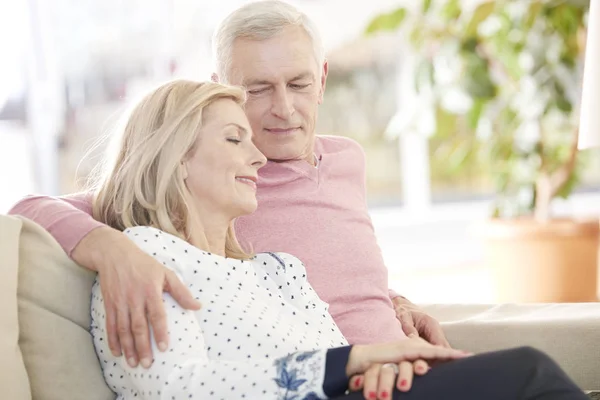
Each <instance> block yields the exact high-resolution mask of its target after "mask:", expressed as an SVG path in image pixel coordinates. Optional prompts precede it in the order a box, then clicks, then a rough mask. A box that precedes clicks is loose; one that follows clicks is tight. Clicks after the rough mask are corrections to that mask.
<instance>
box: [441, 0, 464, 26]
mask: <svg viewBox="0 0 600 400" xmlns="http://www.w3.org/2000/svg"><path fill="white" fill-rule="evenodd" d="M461 14H462V9H461V8H460V0H449V1H448V2H446V4H444V7H443V8H442V16H443V17H444V18H445V19H446V20H447V21H455V20H457V19H458V17H460V15H461Z"/></svg>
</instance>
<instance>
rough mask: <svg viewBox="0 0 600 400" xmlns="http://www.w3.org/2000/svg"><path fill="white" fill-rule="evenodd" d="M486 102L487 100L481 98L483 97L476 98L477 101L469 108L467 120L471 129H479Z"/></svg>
mask: <svg viewBox="0 0 600 400" xmlns="http://www.w3.org/2000/svg"><path fill="white" fill-rule="evenodd" d="M485 104H486V101H485V100H483V99H481V98H477V99H475V101H474V102H473V106H472V107H471V109H470V110H469V112H468V114H467V122H468V123H469V128H471V129H473V130H474V129H477V125H478V124H479V119H480V118H481V114H482V113H483V110H484V109H485Z"/></svg>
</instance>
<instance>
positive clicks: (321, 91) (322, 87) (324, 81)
mask: <svg viewBox="0 0 600 400" xmlns="http://www.w3.org/2000/svg"><path fill="white" fill-rule="evenodd" d="M328 73H329V63H328V62H327V60H325V62H324V63H323V69H322V70H321V81H320V82H319V84H320V88H319V104H322V103H323V96H324V95H325V86H326V84H327V74H328Z"/></svg>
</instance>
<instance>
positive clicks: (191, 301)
mask: <svg viewBox="0 0 600 400" xmlns="http://www.w3.org/2000/svg"><path fill="white" fill-rule="evenodd" d="M165 277H166V283H165V288H164V290H165V292H168V293H169V294H171V296H172V297H173V299H174V300H175V301H176V302H177V303H179V305H180V306H181V307H182V308H185V309H186V310H199V309H200V308H201V307H202V305H201V304H200V302H199V301H198V300H196V299H195V298H194V296H192V293H191V292H190V290H189V289H188V287H187V286H186V285H184V284H183V282H181V281H180V280H179V278H177V275H175V273H174V272H173V271H167V272H166V274H165Z"/></svg>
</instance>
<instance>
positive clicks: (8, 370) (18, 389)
mask: <svg viewBox="0 0 600 400" xmlns="http://www.w3.org/2000/svg"><path fill="white" fill-rule="evenodd" d="M20 231H21V221H20V220H18V219H17V218H12V217H7V216H4V215H0V388H2V397H3V398H6V399H14V400H28V399H31V392H30V390H29V379H28V378H27V371H26V370H25V364H23V357H22V355H21V351H20V349H19V320H18V318H17V281H18V270H19V232H20Z"/></svg>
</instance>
